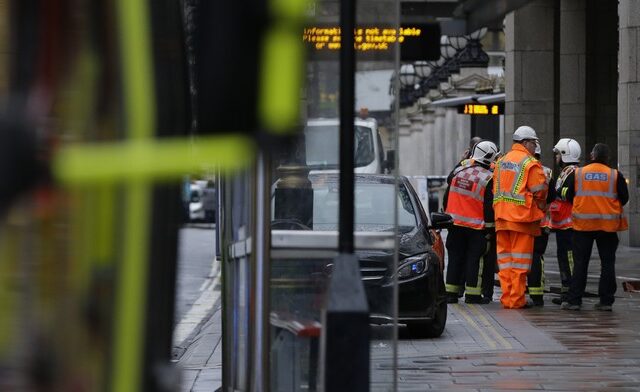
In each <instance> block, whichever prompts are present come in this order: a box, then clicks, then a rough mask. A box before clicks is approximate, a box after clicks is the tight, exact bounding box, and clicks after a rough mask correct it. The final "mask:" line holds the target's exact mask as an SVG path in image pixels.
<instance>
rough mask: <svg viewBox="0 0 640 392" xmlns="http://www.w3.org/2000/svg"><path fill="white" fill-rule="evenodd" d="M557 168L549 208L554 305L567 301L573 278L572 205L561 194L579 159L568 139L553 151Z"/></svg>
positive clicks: (576, 146)
mask: <svg viewBox="0 0 640 392" xmlns="http://www.w3.org/2000/svg"><path fill="white" fill-rule="evenodd" d="M553 152H554V153H555V159H556V164H557V165H558V166H559V167H560V174H559V175H558V178H557V179H556V182H555V187H554V190H555V194H556V195H555V200H553V201H552V202H551V204H550V205H549V213H550V216H551V230H552V231H553V232H555V233H556V244H557V245H558V247H557V252H556V254H557V256H558V270H559V271H560V283H561V287H560V297H556V298H554V299H552V300H551V302H553V303H554V304H556V305H560V304H562V302H565V301H566V300H567V293H568V292H569V287H570V286H571V276H572V275H573V245H572V241H573V221H572V220H571V208H572V203H571V202H569V201H566V200H563V199H562V194H561V193H562V191H563V190H564V192H566V190H567V185H566V184H565V182H566V180H567V178H568V177H569V175H570V174H572V173H573V172H574V171H575V170H576V169H577V168H578V163H580V156H581V155H582V148H580V144H579V143H578V142H577V141H576V140H574V139H570V138H563V139H560V140H558V143H556V145H555V146H554V147H553Z"/></svg>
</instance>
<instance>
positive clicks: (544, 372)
mask: <svg viewBox="0 0 640 392" xmlns="http://www.w3.org/2000/svg"><path fill="white" fill-rule="evenodd" d="M545 260H546V267H547V268H546V269H547V274H546V276H547V287H549V286H552V287H553V286H555V287H558V286H559V276H558V274H557V261H556V258H555V239H554V238H553V236H552V238H551V240H550V244H549V248H548V251H547V254H546V257H545ZM589 275H590V278H589V281H588V285H587V291H588V292H589V293H592V294H594V293H596V292H597V281H598V275H599V260H598V259H597V251H596V250H595V249H594V255H593V258H592V261H591V265H590V274H589ZM616 275H617V276H618V277H620V278H619V279H618V292H617V293H616V302H615V304H614V310H613V312H600V311H595V310H591V308H592V306H593V304H594V303H596V302H597V301H598V299H597V298H595V297H587V298H585V300H584V304H583V310H582V311H579V312H576V311H566V310H561V309H560V308H559V306H557V305H553V304H552V303H551V299H552V298H553V297H555V296H556V295H555V294H551V293H546V294H545V301H546V305H545V306H544V307H542V308H533V309H526V310H506V309H503V308H502V307H501V306H500V303H499V302H497V301H494V302H493V303H491V304H488V305H469V304H464V303H460V304H456V305H451V306H450V307H449V314H448V321H447V327H446V330H445V333H444V334H443V336H442V337H440V338H438V339H409V338H408V337H404V336H403V335H404V329H403V328H401V329H400V334H401V339H400V340H399V341H398V345H397V349H398V361H397V380H398V390H399V391H424V390H454V391H503V390H504V391H515V390H553V391H579V390H580V391H582V390H594V391H637V390H640V371H639V370H638V369H640V328H639V327H638V326H639V325H640V293H629V292H625V291H623V289H622V281H623V280H631V279H635V280H640V249H637V248H625V247H621V248H620V249H619V251H618V260H617V263H616ZM498 294H499V289H498V288H496V296H495V298H496V300H497V296H498ZM220 327H221V325H220V303H219V302H218V303H217V304H216V306H214V311H213V312H212V313H211V317H210V318H209V319H208V321H207V322H206V323H205V324H203V325H202V326H201V328H200V329H199V331H198V332H197V333H196V334H195V335H193V336H192V337H191V339H187V341H186V342H185V345H186V346H185V347H184V348H183V349H184V353H183V354H182V356H181V357H180V359H179V361H178V364H179V365H180V366H182V367H183V369H184V372H183V383H182V385H183V388H182V390H183V391H215V390H216V389H217V388H219V387H220V386H221V375H222V360H221V332H220V331H221V328H220ZM373 328H374V336H388V331H382V330H380V331H381V332H379V333H376V332H375V330H376V328H384V327H373ZM389 343H390V342H389V341H386V340H376V341H373V342H372V345H371V347H372V349H371V358H372V372H371V379H372V390H380V391H387V390H390V387H391V386H392V381H393V375H394V370H393V362H394V361H393V354H392V353H393V346H392V345H391V344H389ZM176 352H178V353H179V352H181V351H180V350H179V349H178V350H177V351H176Z"/></svg>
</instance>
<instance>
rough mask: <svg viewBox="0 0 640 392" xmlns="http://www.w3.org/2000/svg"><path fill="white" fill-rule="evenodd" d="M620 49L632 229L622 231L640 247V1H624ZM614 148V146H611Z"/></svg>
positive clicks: (621, 144) (622, 149) (621, 145)
mask: <svg viewBox="0 0 640 392" xmlns="http://www.w3.org/2000/svg"><path fill="white" fill-rule="evenodd" d="M618 7H619V8H618V15H619V18H620V22H619V23H620V32H619V34H620V52H619V66H620V74H619V79H618V162H619V169H620V170H621V171H622V173H623V174H624V175H625V176H626V178H627V179H628V180H629V192H630V196H631V197H630V201H629V204H627V206H626V207H625V211H626V212H627V214H628V217H629V231H628V232H623V233H621V234H622V235H621V239H622V242H623V243H624V244H627V245H630V246H640V200H639V196H638V195H639V192H638V191H639V189H638V187H639V185H640V183H639V181H638V175H639V174H640V170H639V169H638V167H639V166H640V108H639V107H640V106H639V105H640V67H639V66H638V57H639V55H640V50H639V48H638V45H639V43H640V2H638V1H636V0H620V3H619V5H618ZM611 147H613V146H611Z"/></svg>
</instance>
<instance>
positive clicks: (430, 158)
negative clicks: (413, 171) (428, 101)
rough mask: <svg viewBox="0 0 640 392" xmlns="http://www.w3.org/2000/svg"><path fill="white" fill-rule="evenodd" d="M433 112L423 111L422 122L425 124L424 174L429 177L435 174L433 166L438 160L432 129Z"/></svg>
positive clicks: (430, 110)
mask: <svg viewBox="0 0 640 392" xmlns="http://www.w3.org/2000/svg"><path fill="white" fill-rule="evenodd" d="M434 114H435V112H434V110H433V109H425V112H424V122H425V141H426V143H425V145H426V149H425V154H426V155H425V158H426V159H425V163H426V164H425V168H424V174H425V175H430V174H435V172H436V171H435V164H436V160H437V159H438V157H437V154H438V149H437V148H436V136H435V130H434V127H433V124H434V121H435V115H434Z"/></svg>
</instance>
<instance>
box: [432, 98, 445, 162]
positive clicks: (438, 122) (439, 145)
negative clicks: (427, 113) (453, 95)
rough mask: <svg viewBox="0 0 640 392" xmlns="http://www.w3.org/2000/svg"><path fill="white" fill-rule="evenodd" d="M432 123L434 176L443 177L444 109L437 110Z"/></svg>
mask: <svg viewBox="0 0 640 392" xmlns="http://www.w3.org/2000/svg"><path fill="white" fill-rule="evenodd" d="M434 117H435V120H434V123H433V131H434V132H433V133H434V135H435V139H436V140H435V143H434V149H435V151H436V152H435V154H434V155H435V160H436V164H435V173H433V174H435V175H443V174H444V171H445V170H446V169H445V164H444V162H445V159H446V139H447V135H446V133H445V127H444V109H442V108H437V109H436V110H435V113H434Z"/></svg>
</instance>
